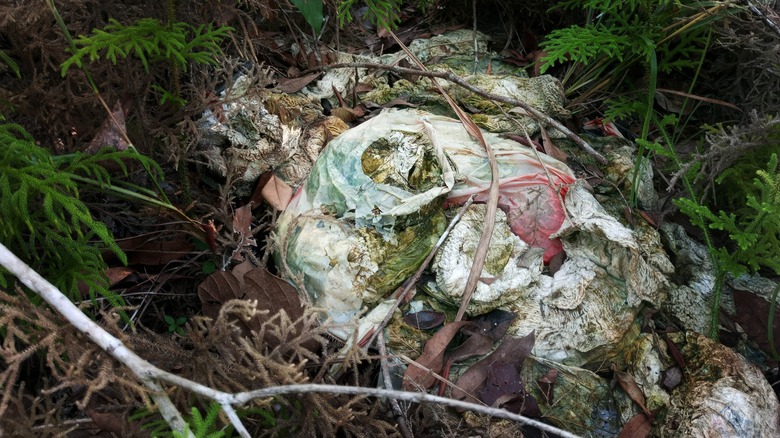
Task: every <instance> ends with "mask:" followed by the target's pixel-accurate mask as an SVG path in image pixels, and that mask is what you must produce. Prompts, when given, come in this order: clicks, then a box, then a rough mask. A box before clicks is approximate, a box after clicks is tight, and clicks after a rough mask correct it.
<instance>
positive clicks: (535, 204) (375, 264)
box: [275, 110, 574, 321]
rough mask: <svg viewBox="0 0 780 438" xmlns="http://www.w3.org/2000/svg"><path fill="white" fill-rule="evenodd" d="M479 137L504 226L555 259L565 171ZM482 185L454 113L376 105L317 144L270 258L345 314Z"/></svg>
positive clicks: (409, 268) (389, 285) (485, 182)
mask: <svg viewBox="0 0 780 438" xmlns="http://www.w3.org/2000/svg"><path fill="white" fill-rule="evenodd" d="M485 138H486V140H487V141H488V142H490V144H491V146H492V147H493V149H494V151H495V153H496V155H497V157H498V159H497V160H498V164H499V170H500V177H501V184H500V192H501V196H500V199H499V206H500V207H501V208H502V210H504V211H505V212H506V215H507V219H508V221H507V224H508V227H509V228H510V229H511V230H512V232H514V233H515V234H516V235H518V236H519V237H520V238H521V239H523V240H524V241H525V243H526V244H528V245H531V246H537V247H541V248H542V252H543V253H544V256H545V257H552V256H554V255H555V254H556V253H558V252H560V251H561V246H560V243H559V242H556V241H554V240H550V239H549V235H550V234H551V233H553V232H555V231H557V230H558V228H559V227H560V224H561V223H563V207H562V206H561V200H562V199H563V196H565V193H566V190H567V184H570V183H572V182H573V181H574V177H573V176H572V174H571V171H570V170H569V169H568V167H566V166H565V165H564V164H563V163H561V162H559V161H557V160H555V159H553V158H550V157H549V156H546V155H537V154H535V153H534V151H532V150H531V149H529V148H527V147H525V146H522V145H520V144H519V143H516V142H514V141H511V140H507V139H502V138H500V137H498V136H497V135H494V134H489V133H485ZM547 175H550V178H552V181H548V176H547ZM489 188H490V170H489V163H488V160H487V157H486V152H485V151H484V150H483V149H482V147H481V146H480V145H479V144H478V143H477V142H476V141H475V140H473V139H472V138H471V137H470V136H469V134H468V133H467V132H466V130H465V128H464V127H463V126H462V124H461V123H460V122H459V121H457V120H453V119H449V118H446V117H441V116H436V115H433V114H429V113H426V112H423V111H417V110H401V111H385V112H383V113H382V114H380V115H378V116H377V117H375V118H373V119H371V120H369V121H367V122H365V123H363V124H361V125H360V126H358V127H355V128H353V129H351V130H349V131H347V132H346V133H344V134H343V135H341V136H339V137H338V138H336V139H334V140H333V141H332V142H331V143H330V144H329V146H328V147H327V148H326V149H325V151H323V153H322V155H321V156H320V158H319V159H318V160H317V162H316V164H315V166H314V168H313V169H312V171H311V174H310V176H309V178H308V179H307V181H306V183H305V184H304V185H303V186H302V188H301V190H299V191H298V193H296V195H295V196H294V198H293V200H292V201H291V203H290V205H289V207H288V208H287V210H285V211H284V213H283V214H282V215H281V216H280V218H279V220H278V223H277V230H276V235H277V238H276V242H275V247H276V258H277V262H278V263H277V265H278V266H280V267H281V269H282V270H283V271H284V273H285V275H286V276H287V277H288V278H289V279H290V280H291V281H292V282H293V284H295V285H297V286H298V288H299V290H305V291H306V294H307V297H308V298H309V300H310V301H311V302H312V303H313V304H314V305H316V306H319V307H324V308H326V309H328V311H329V315H330V316H331V317H332V318H334V319H336V320H337V321H345V320H346V319H348V317H349V316H351V315H354V314H355V313H357V312H358V311H359V310H360V308H361V306H362V305H363V303H364V302H365V303H371V302H375V301H377V300H379V299H380V298H381V297H382V296H383V295H384V294H386V293H388V292H390V291H392V290H393V289H394V288H395V287H397V286H398V285H399V284H400V283H401V282H402V281H403V280H405V279H406V278H407V277H408V276H409V275H411V273H413V272H414V270H416V269H417V267H418V266H419V265H420V263H421V262H422V260H423V259H424V258H425V256H426V255H427V254H428V252H429V251H430V249H431V248H432V247H433V245H434V243H435V242H436V240H437V239H438V238H439V236H440V235H441V234H442V233H443V230H444V227H445V226H446V218H445V217H444V208H445V204H446V205H456V204H458V203H462V202H464V201H465V200H466V199H468V198H469V197H470V196H472V195H473V196H475V197H476V198H477V201H485V200H486V199H487V193H488V191H489ZM516 243H517V242H516ZM518 244H519V243H518ZM540 257H541V255H540Z"/></svg>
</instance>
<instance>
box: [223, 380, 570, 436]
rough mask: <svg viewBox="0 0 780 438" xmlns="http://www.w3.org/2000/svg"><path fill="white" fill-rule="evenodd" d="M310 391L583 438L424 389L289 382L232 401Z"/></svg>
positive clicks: (237, 396) (514, 415) (241, 401)
mask: <svg viewBox="0 0 780 438" xmlns="http://www.w3.org/2000/svg"><path fill="white" fill-rule="evenodd" d="M310 392H324V393H328V394H353V395H368V396H371V397H382V398H393V399H396V400H402V401H408V402H412V403H425V402H431V403H437V404H440V405H444V406H450V407H453V408H456V409H463V410H468V411H473V412H476V413H479V414H485V415H490V416H491V417H496V418H504V419H507V420H512V421H517V422H518V423H521V424H524V425H526V426H532V427H535V428H537V429H539V430H542V431H544V432H547V433H551V434H555V435H557V436H560V437H562V438H581V437H580V436H579V435H575V434H573V433H571V432H568V431H565V430H563V429H559V428H557V427H555V426H551V425H549V424H547V423H543V422H541V421H538V420H534V419H531V418H528V417H524V416H522V415H518V414H513V413H512V412H509V411H507V410H506V409H498V408H491V407H487V406H481V405H478V404H474V403H469V402H464V401H461V400H454V399H451V398H446V397H439V396H436V395H431V394H427V393H424V392H407V391H395V390H390V389H378V388H364V387H360V386H341V385H320V384H315V383H309V384H301V385H286V386H274V387H270V388H264V389H258V390H256V391H248V392H243V393H237V394H233V396H234V398H233V399H232V402H233V403H236V404H238V403H246V402H248V401H250V400H252V399H255V398H268V397H276V396H278V395H282V394H290V393H303V394H306V393H310Z"/></svg>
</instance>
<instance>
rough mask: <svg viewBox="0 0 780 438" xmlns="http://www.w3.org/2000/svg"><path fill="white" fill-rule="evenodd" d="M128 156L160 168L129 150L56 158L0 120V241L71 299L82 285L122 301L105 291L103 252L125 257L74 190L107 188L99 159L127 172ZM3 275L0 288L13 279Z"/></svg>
mask: <svg viewBox="0 0 780 438" xmlns="http://www.w3.org/2000/svg"><path fill="white" fill-rule="evenodd" d="M127 159H132V160H135V161H139V162H141V163H143V164H144V165H145V166H147V167H148V168H150V169H153V170H154V171H156V172H161V171H160V169H159V167H158V166H157V164H156V163H155V162H154V161H153V160H151V159H149V158H147V157H144V156H142V155H140V154H138V153H137V152H136V151H135V149H132V148H131V149H128V150H127V151H124V152H117V151H113V150H110V149H104V150H101V151H100V152H98V153H97V154H94V155H89V154H72V155H68V156H57V157H55V156H52V155H51V154H50V152H49V151H48V150H46V149H44V148H41V147H39V146H37V145H36V144H35V141H34V139H33V138H32V137H31V136H30V134H29V133H27V131H26V130H25V129H24V128H23V127H21V126H19V125H15V124H10V123H5V124H0V209H2V212H3V220H2V221H0V242H2V243H3V244H4V245H6V246H8V247H10V248H11V249H12V250H13V251H14V252H16V253H17V255H19V256H20V257H21V258H22V259H23V260H24V261H25V262H27V263H28V264H29V265H31V266H32V268H33V269H35V270H37V271H38V272H40V273H41V274H42V275H44V276H45V277H46V278H48V279H49V280H50V281H51V282H52V283H53V284H54V285H55V286H57V287H58V288H60V290H62V291H63V292H65V293H66V294H67V295H68V296H69V297H70V298H71V299H74V300H81V292H80V286H81V287H83V288H85V289H87V290H88V291H89V296H90V298H93V299H94V298H95V297H96V295H99V296H103V297H105V298H107V299H108V301H109V302H110V303H111V304H112V305H113V306H115V307H116V306H121V305H123V304H124V303H123V300H122V299H121V297H119V296H118V295H116V294H114V293H112V292H111V291H110V290H109V289H108V279H107V277H106V276H105V274H104V272H105V269H106V264H105V262H104V261H103V257H102V254H101V251H102V249H104V248H105V249H108V250H110V251H111V252H113V253H114V254H116V255H117V257H119V259H120V261H122V262H123V263H126V262H127V259H126V257H125V255H124V253H123V252H122V250H121V249H120V248H119V246H117V244H116V243H115V242H114V239H113V237H112V236H111V233H110V232H109V230H108V229H107V228H106V226H105V225H104V224H103V223H102V222H99V221H96V220H94V219H93V218H92V215H91V214H90V212H89V210H88V209H87V206H86V205H85V204H84V203H83V202H82V201H80V199H79V195H80V190H81V189H83V188H84V186H85V185H92V186H93V187H96V188H99V189H101V188H102V189H103V190H104V191H109V190H110V189H111V188H112V187H114V185H112V181H111V177H110V175H109V174H108V172H107V171H106V169H105V167H104V166H103V163H105V162H112V163H115V164H116V165H118V166H119V167H120V168H121V169H122V170H123V171H124V172H125V173H126V172H127V169H126V167H125V164H124V162H123V160H127ZM98 242H99V243H101V244H102V246H101V245H99V244H96V243H98ZM4 274H5V271H3V270H2V269H0V286H1V287H4V288H7V287H9V285H10V282H9V279H8V277H7V276H6V275H4Z"/></svg>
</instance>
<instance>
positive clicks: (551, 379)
mask: <svg viewBox="0 0 780 438" xmlns="http://www.w3.org/2000/svg"><path fill="white" fill-rule="evenodd" d="M556 379H558V370H556V369H555V368H550V370H549V371H547V374H545V375H544V376H542V377H541V378H540V379H538V380H537V381H536V384H537V385H539V391H540V392H541V393H542V396H543V397H544V402H545V403H547V406H552V405H553V403H555V380H556Z"/></svg>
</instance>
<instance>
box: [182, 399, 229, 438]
mask: <svg viewBox="0 0 780 438" xmlns="http://www.w3.org/2000/svg"><path fill="white" fill-rule="evenodd" d="M219 410H220V406H219V403H211V404H210V405H209V409H208V411H206V416H205V417H204V416H202V415H201V414H200V411H199V410H198V408H196V407H193V408H192V415H191V416H190V418H188V419H187V428H186V429H185V430H184V432H183V433H182V432H176V431H174V432H173V436H174V437H175V438H184V437H187V436H189V432H192V434H193V435H195V437H196V438H207V437H208V438H222V437H223V436H225V431H224V430H217V418H218V417H219Z"/></svg>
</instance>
